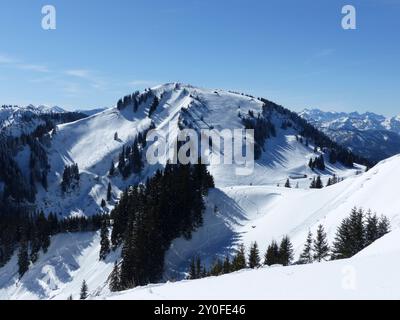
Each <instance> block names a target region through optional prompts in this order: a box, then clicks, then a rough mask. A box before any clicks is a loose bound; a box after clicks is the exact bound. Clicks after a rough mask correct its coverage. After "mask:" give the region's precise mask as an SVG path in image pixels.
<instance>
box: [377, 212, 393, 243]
mask: <svg viewBox="0 0 400 320" xmlns="http://www.w3.org/2000/svg"><path fill="white" fill-rule="evenodd" d="M390 229H391V228H390V222H389V219H388V218H387V217H385V216H382V217H381V218H380V220H379V224H378V237H379V238H382V237H383V236H384V235H386V234H388V233H389V232H390Z"/></svg>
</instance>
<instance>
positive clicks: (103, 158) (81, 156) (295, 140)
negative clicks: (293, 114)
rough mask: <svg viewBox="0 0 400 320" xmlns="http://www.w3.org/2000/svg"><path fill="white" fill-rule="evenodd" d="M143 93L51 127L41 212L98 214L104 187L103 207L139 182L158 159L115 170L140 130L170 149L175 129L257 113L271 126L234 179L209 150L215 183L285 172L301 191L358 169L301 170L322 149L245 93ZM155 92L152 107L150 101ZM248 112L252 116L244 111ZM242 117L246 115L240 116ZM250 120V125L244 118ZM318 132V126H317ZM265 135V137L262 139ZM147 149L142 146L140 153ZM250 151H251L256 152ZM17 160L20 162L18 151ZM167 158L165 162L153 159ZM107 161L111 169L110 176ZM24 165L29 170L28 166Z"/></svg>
mask: <svg viewBox="0 0 400 320" xmlns="http://www.w3.org/2000/svg"><path fill="white" fill-rule="evenodd" d="M149 92H150V91H146V92H142V93H137V96H136V97H137V100H138V101H139V103H138V104H135V103H134V102H133V101H132V97H131V96H127V97H125V98H124V99H121V100H120V102H119V103H118V105H117V106H116V107H114V108H110V109H107V110H105V111H103V112H100V113H98V114H95V115H93V116H90V117H88V118H86V119H83V120H80V121H77V122H73V123H69V124H64V125H60V126H58V128H57V130H56V134H54V135H52V136H51V145H50V146H49V147H48V148H47V153H48V155H49V165H50V167H51V170H50V172H49V174H48V192H45V190H43V189H42V188H40V186H38V187H37V189H38V192H37V196H36V203H37V205H38V208H40V209H43V210H44V211H45V212H47V213H49V212H60V213H62V214H64V215H71V214H72V215H73V214H78V215H91V214H94V213H98V212H102V210H104V208H102V207H101V203H102V200H103V199H106V195H107V189H108V184H109V183H110V184H111V186H112V194H113V197H112V198H113V200H112V201H110V202H109V203H107V206H106V208H105V210H106V211H110V210H111V209H112V208H113V206H114V204H115V202H116V201H117V199H118V196H119V194H120V192H121V190H124V189H125V188H126V187H127V186H129V185H134V184H136V183H138V182H141V181H145V180H146V178H147V177H150V176H152V175H153V174H154V173H155V172H156V170H158V169H160V168H162V167H163V165H162V164H160V163H159V164H155V165H144V167H143V170H142V171H141V172H140V173H139V174H133V175H129V176H128V177H123V176H122V175H121V174H120V173H119V170H118V168H117V165H118V164H119V160H120V155H121V152H122V151H123V149H124V147H131V146H132V145H133V144H134V143H135V141H136V140H137V138H138V136H139V135H143V134H145V133H146V132H148V130H149V129H155V130H156V131H157V132H159V133H162V134H163V135H164V136H168V137H170V138H171V139H169V140H168V144H167V146H166V149H167V150H174V142H173V141H174V140H176V137H177V135H178V133H179V130H180V129H184V128H187V129H195V130H196V131H200V130H202V129H210V130H213V129H215V130H217V131H218V132H221V131H223V130H225V129H227V130H231V131H232V130H235V129H243V128H246V127H245V125H244V124H243V122H244V119H248V118H249V119H251V121H253V122H256V125H257V121H258V120H257V117H258V114H262V113H263V112H266V113H267V114H266V116H265V117H267V118H268V119H269V120H268V121H269V123H271V124H272V125H273V126H274V128H275V131H276V132H274V134H273V133H272V129H270V131H262V132H263V134H264V136H262V137H261V138H259V139H258V141H259V143H258V145H257V150H258V155H259V157H258V158H257V160H256V161H255V163H254V170H253V171H252V174H251V175H247V176H237V175H236V169H237V168H238V166H237V164H235V163H232V164H227V165H213V159H214V158H217V157H219V156H220V155H222V154H223V151H222V150H216V152H214V153H212V154H209V160H210V162H211V165H210V166H209V170H210V172H211V174H212V175H213V176H214V178H215V182H216V185H217V187H227V186H238V185H247V186H249V185H253V186H256V185H261V186H262V185H270V186H271V185H274V186H276V185H278V184H280V185H284V184H285V181H286V180H287V178H288V177H294V178H295V180H296V183H295V184H298V185H299V187H306V188H308V187H309V185H310V179H312V177H314V176H316V175H317V174H319V175H321V176H322V179H323V181H324V182H326V180H327V179H328V178H329V177H331V176H332V175H333V174H336V176H340V177H343V178H346V177H349V176H352V175H354V174H356V173H357V172H358V171H360V170H363V169H362V168H361V167H357V166H356V167H354V168H348V167H345V166H343V165H342V164H341V163H339V162H337V163H333V164H328V165H327V168H326V170H325V171H323V172H314V171H312V170H311V169H310V168H309V167H308V163H309V160H310V159H311V158H315V157H317V156H320V155H324V156H325V157H326V162H327V163H328V162H329V161H328V154H326V153H325V152H324V151H323V150H316V149H317V148H315V146H314V144H313V143H312V142H311V141H307V139H303V138H301V132H302V130H303V127H302V126H300V125H294V124H293V121H292V120H291V119H290V115H287V114H285V112H286V111H284V110H283V111H282V110H275V109H274V108H273V107H271V109H268V108H267V110H265V109H263V108H264V105H265V103H264V102H263V101H260V100H259V99H257V98H255V97H251V96H246V95H241V94H236V93H231V92H226V91H221V90H208V89H201V88H196V87H193V86H189V85H181V84H175V83H173V84H166V85H161V86H157V87H155V88H152V89H151V92H150V93H149ZM155 97H157V100H158V101H157V104H154V101H155ZM251 115H252V116H251ZM246 121H247V120H246ZM249 125H254V123H250V124H249ZM316 132H317V131H316ZM266 136H268V137H269V138H267V139H264V137H266ZM147 150H148V146H146V147H145V148H144V149H143V150H142V151H143V152H142V154H143V155H145V154H146V152H147ZM257 150H256V151H257ZM18 158H20V162H19V163H20V165H21V167H22V168H25V167H26V166H27V164H26V162H25V160H24V159H26V158H25V157H24V156H23V155H22V154H21V153H20V154H19V155H18ZM159 162H161V163H166V159H163V161H159ZM75 163H76V164H78V166H79V170H80V172H81V177H80V184H79V189H76V190H75V191H73V192H70V193H68V194H65V195H63V194H62V192H61V189H60V185H61V180H62V176H63V171H64V168H65V166H66V165H71V164H75ZM111 166H113V168H114V169H115V170H113V171H114V172H115V174H113V175H110V167H111ZM27 170H29V169H27Z"/></svg>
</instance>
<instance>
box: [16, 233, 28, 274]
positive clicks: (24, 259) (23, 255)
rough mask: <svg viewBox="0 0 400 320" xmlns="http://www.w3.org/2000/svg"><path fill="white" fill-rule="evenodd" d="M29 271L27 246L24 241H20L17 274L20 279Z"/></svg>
mask: <svg viewBox="0 0 400 320" xmlns="http://www.w3.org/2000/svg"><path fill="white" fill-rule="evenodd" d="M28 269H29V256H28V245H27V242H26V240H22V241H21V243H20V247H19V252H18V273H19V276H20V278H22V276H23V275H24V274H25V273H26V272H27V271H28Z"/></svg>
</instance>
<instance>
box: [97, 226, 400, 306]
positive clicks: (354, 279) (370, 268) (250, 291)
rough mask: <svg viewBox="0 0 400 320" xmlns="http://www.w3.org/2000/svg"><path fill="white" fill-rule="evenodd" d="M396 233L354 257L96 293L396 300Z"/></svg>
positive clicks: (399, 258)
mask: <svg viewBox="0 0 400 320" xmlns="http://www.w3.org/2000/svg"><path fill="white" fill-rule="evenodd" d="M399 241H400V232H399V230H396V231H393V232H392V233H390V234H388V235H386V236H385V237H383V238H381V239H380V240H378V241H376V242H375V243H374V244H372V245H371V246H370V247H369V248H367V249H365V250H364V251H362V252H361V253H359V254H358V255H357V256H355V257H353V258H351V259H347V260H340V261H333V262H323V263H314V264H310V265H301V266H290V267H265V268H260V269H257V270H244V271H239V272H236V273H232V274H228V275H223V276H220V277H211V278H205V279H201V280H191V281H180V282H176V283H166V284H161V285H149V286H147V287H141V288H136V289H133V290H129V291H125V292H120V293H115V294H111V295H105V296H101V297H96V298H97V299H99V298H100V299H113V300H146V299H151V300H191V299H195V300H221V299H226V300H308V299H310V300H359V299H363V300H364V299H365V300H372V299H373V300H383V299H385V300H389V299H393V300H398V299H400V277H399V276H398V270H399V267H400V248H399V247H400V246H399Z"/></svg>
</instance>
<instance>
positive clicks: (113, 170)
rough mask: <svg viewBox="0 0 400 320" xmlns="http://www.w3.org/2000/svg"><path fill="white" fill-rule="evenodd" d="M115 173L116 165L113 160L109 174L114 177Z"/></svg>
mask: <svg viewBox="0 0 400 320" xmlns="http://www.w3.org/2000/svg"><path fill="white" fill-rule="evenodd" d="M114 173H115V165H114V161H112V160H111V166H110V171H109V172H108V174H109V175H110V176H111V177H112V176H113V175H114Z"/></svg>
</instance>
